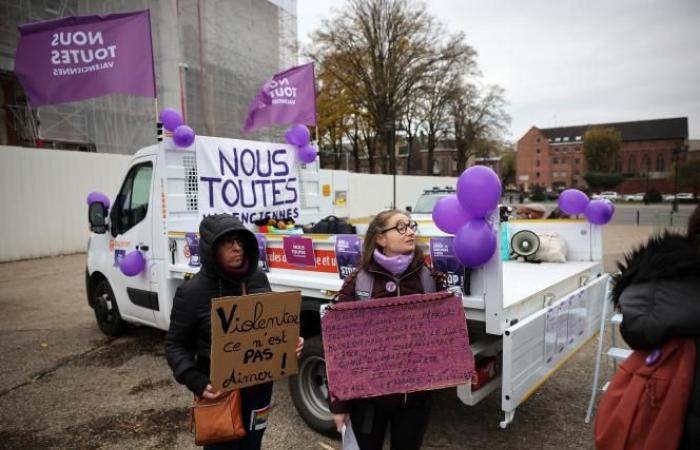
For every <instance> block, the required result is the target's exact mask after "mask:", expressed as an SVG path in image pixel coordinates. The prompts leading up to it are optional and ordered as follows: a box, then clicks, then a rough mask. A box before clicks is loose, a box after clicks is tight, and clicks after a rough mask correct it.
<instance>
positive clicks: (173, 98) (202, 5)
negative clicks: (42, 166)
mask: <svg viewBox="0 0 700 450" xmlns="http://www.w3.org/2000/svg"><path fill="white" fill-rule="evenodd" d="M146 8H148V9H150V11H151V28H152V34H153V51H154V59H155V64H156V89H157V92H158V108H163V107H166V106H167V107H173V108H176V109H178V110H181V111H182V112H183V116H184V117H185V119H186V122H187V123H188V124H189V125H190V126H191V127H192V128H193V129H194V130H195V132H197V133H198V134H205V135H215V136H223V137H233V138H238V137H242V136H241V128H242V126H243V123H244V121H245V117H246V114H247V111H248V104H249V102H250V100H251V99H252V98H253V96H254V95H255V93H256V92H257V90H258V89H259V88H260V86H261V85H262V84H263V83H264V81H265V80H266V79H269V78H270V77H271V76H272V74H274V73H275V72H277V71H279V70H280V69H282V68H286V67H289V66H292V65H294V64H295V63H296V60H297V57H296V51H297V44H296V31H297V25H296V0H270V1H254V2H250V1H230V0H206V1H205V0H106V1H100V2H95V1H90V0H63V1H52V0H22V1H16V0H0V11H2V14H0V16H2V19H1V20H2V23H1V25H2V26H0V70H2V71H3V72H4V73H5V74H6V75H7V74H9V75H10V76H13V74H12V70H13V69H14V51H15V48H16V45H17V40H18V37H19V33H18V31H17V25H19V24H23V23H29V22H34V21H39V20H49V19H55V18H57V17H64V16H69V15H85V14H109V13H116V12H124V11H133V10H138V9H146ZM3 109H5V110H6V111H10V112H11V114H10V115H8V114H6V115H5V117H6V118H7V117H10V116H11V117H12V118H13V120H14V122H15V124H14V125H13V126H14V127H15V128H16V129H17V135H18V136H19V135H22V139H23V141H22V145H28V143H30V142H33V141H34V140H36V139H39V140H43V141H57V142H70V143H74V144H75V143H78V144H82V143H84V144H86V145H87V146H93V147H94V148H96V150H97V151H98V152H104V153H122V154H133V153H134V152H135V151H136V150H137V149H139V148H140V147H143V146H146V145H149V144H151V143H153V142H155V123H154V122H155V117H156V114H157V111H156V103H155V102H154V99H151V98H144V97H138V96H134V95H127V94H112V95H107V96H103V97H99V98H94V99H89V100H84V101H80V102H73V103H67V104H61V105H51V106H42V107H40V108H38V113H37V112H36V110H31V109H30V108H28V106H27V104H26V98H25V99H22V98H20V99H13V100H8V99H7V98H5V99H4V104H3ZM6 120H7V119H6ZM245 137H246V138H258V139H279V138H280V137H281V129H279V128H273V129H268V130H266V131H264V132H261V133H256V134H253V135H251V136H245Z"/></svg>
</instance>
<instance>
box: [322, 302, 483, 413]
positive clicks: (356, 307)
mask: <svg viewBox="0 0 700 450" xmlns="http://www.w3.org/2000/svg"><path fill="white" fill-rule="evenodd" d="M321 328H322V330H323V347H324V349H325V356H326V371H327V373H328V389H329V390H330V393H331V397H332V398H337V399H339V400H349V399H353V398H364V397H374V396H378V395H386V394H394V393H407V392H415V391H422V390H426V389H438V388H443V387H448V386H457V385H460V384H464V383H468V382H469V380H470V379H471V377H472V376H473V374H474V356H473V354H472V351H471V348H470V347H469V335H468V333H467V324H466V320H464V309H463V307H462V299H461V297H459V296H457V295H454V294H452V293H449V292H439V293H433V294H418V295H408V296H403V297H392V298H383V299H373V300H367V301H362V302H342V303H338V304H335V305H333V306H332V307H331V308H328V309H327V310H326V312H325V314H324V316H323V317H322V319H321Z"/></svg>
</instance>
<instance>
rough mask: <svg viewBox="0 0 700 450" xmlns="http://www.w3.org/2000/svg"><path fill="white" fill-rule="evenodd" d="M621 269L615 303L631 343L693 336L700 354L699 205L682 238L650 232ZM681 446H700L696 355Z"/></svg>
mask: <svg viewBox="0 0 700 450" xmlns="http://www.w3.org/2000/svg"><path fill="white" fill-rule="evenodd" d="M619 268H620V273H619V274H618V275H615V276H614V283H615V284H614V287H613V302H614V304H615V306H616V307H617V308H618V309H620V311H621V312H622V324H621V325H620V332H621V334H622V337H623V338H624V339H625V341H626V342H627V343H628V344H629V346H630V347H632V348H633V349H638V350H651V349H656V348H659V347H661V346H662V345H663V344H664V343H665V342H666V341H667V340H668V339H669V338H673V337H681V338H694V339H695V341H696V352H698V353H700V206H698V207H696V208H695V211H694V213H693V214H692V216H691V217H690V221H689V223H688V233H687V235H686V236H682V235H679V234H670V233H666V234H664V235H663V236H654V237H652V238H651V239H650V240H649V242H648V243H647V244H646V245H644V246H642V247H641V248H639V249H638V250H636V251H634V252H633V253H632V254H631V255H629V256H627V257H626V258H625V262H624V263H620V264H619ZM679 449H683V450H686V449H687V450H690V449H695V450H697V449H700V355H697V356H696V360H695V378H694V382H693V389H692V393H691V397H690V399H689V402H688V409H687V413H686V421H685V424H684V428H683V439H682V441H681V445H680V447H679Z"/></svg>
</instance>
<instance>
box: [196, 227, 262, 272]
mask: <svg viewBox="0 0 700 450" xmlns="http://www.w3.org/2000/svg"><path fill="white" fill-rule="evenodd" d="M232 231H235V232H236V233H238V234H239V235H240V236H241V240H242V241H243V254H244V256H245V259H246V260H247V261H248V271H247V272H246V273H245V274H244V275H243V277H244V278H245V277H248V276H250V275H252V274H253V273H254V272H255V271H256V270H257V268H258V260H259V259H260V254H259V251H258V241H257V239H256V238H255V235H254V234H253V233H252V232H251V231H250V230H248V229H247V228H246V227H245V226H244V225H243V224H242V223H241V221H240V220H238V219H235V218H234V217H233V216H232V215H230V214H214V215H211V216H207V217H205V218H204V219H202V223H200V224H199V255H200V261H201V264H202V267H201V271H203V272H204V274H205V275H207V276H209V277H212V278H223V279H227V280H230V279H231V278H230V277H229V276H228V275H226V274H225V273H224V272H223V271H222V270H221V269H220V268H219V265H218V264H217V263H216V257H215V255H214V248H215V245H216V241H218V240H219V239H220V238H221V237H222V236H224V235H225V234H228V233H230V232H232Z"/></svg>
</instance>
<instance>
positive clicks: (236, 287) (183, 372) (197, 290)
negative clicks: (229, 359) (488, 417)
mask: <svg viewBox="0 0 700 450" xmlns="http://www.w3.org/2000/svg"><path fill="white" fill-rule="evenodd" d="M231 231H237V232H239V233H240V234H241V236H242V237H243V252H244V255H245V258H246V259H247V260H248V264H249V269H248V271H247V272H246V273H245V275H243V276H242V277H241V278H240V279H232V278H230V277H229V276H227V275H226V274H225V273H223V272H222V271H221V270H220V269H219V267H218V265H217V264H216V259H215V255H214V246H215V243H216V241H217V240H218V239H219V238H221V237H222V236H223V235H225V234H227V233H229V232H231ZM199 239H200V242H199V252H200V261H201V264H202V265H201V268H200V270H199V273H197V274H196V275H195V276H194V277H192V278H191V279H189V280H187V281H185V282H184V283H183V284H182V285H180V287H179V288H178V289H177V292H176V293H175V298H174V299H173V309H172V312H171V314H170V329H169V330H168V334H167V335H166V337H165V355H166V357H167V359H168V364H169V365H170V368H171V369H172V371H173V374H174V375H175V379H176V380H177V381H178V382H179V383H182V384H184V385H186V386H187V388H188V389H189V390H190V391H192V392H193V393H194V394H195V395H200V394H201V393H202V392H203V391H204V389H205V388H206V386H207V384H208V383H209V354H210V351H211V299H212V298H217V297H224V296H229V295H231V296H236V295H241V294H242V283H244V284H245V287H246V291H247V293H248V294H254V293H260V292H270V283H269V282H268V280H267V275H265V273H264V272H263V271H261V270H260V269H258V258H259V255H258V244H257V241H256V239H255V235H254V234H253V233H252V232H250V231H248V230H247V229H246V228H245V227H244V226H243V224H241V222H239V221H238V220H236V219H234V218H233V217H232V216H230V215H228V214H217V215H213V216H208V217H206V218H204V220H202V223H201V224H200V226H199Z"/></svg>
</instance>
